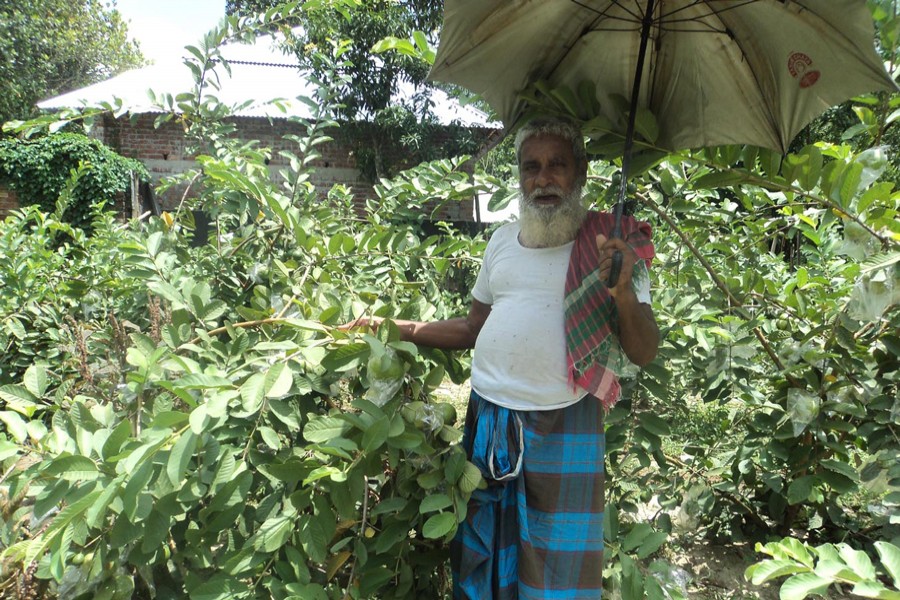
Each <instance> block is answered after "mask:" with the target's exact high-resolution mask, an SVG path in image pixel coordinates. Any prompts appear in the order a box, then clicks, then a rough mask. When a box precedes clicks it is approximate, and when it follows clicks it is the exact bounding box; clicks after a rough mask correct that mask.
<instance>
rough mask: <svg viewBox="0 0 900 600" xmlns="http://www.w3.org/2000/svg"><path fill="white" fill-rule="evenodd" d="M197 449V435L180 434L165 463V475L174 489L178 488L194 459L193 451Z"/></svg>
mask: <svg viewBox="0 0 900 600" xmlns="http://www.w3.org/2000/svg"><path fill="white" fill-rule="evenodd" d="M196 449H197V435H196V434H195V433H194V432H193V431H186V432H184V433H182V434H181V437H179V438H178V441H177V442H175V445H174V446H172V451H171V452H170V453H169V460H168V462H167V463H166V475H167V476H168V477H169V481H170V482H172V485H174V486H175V487H176V488H178V487H180V485H181V482H182V479H183V478H184V472H185V470H186V469H187V467H188V463H190V461H191V458H193V457H194V451H195V450H196Z"/></svg>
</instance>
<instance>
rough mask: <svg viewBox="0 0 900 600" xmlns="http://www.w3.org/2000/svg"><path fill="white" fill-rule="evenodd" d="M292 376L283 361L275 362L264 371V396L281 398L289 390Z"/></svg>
mask: <svg viewBox="0 0 900 600" xmlns="http://www.w3.org/2000/svg"><path fill="white" fill-rule="evenodd" d="M293 383H294V377H293V375H292V373H291V369H290V367H288V366H287V365H286V364H285V363H275V364H274V365H272V367H271V368H270V369H269V370H268V371H267V372H266V380H265V389H266V398H283V397H284V396H287V394H288V392H290V391H291V385H293Z"/></svg>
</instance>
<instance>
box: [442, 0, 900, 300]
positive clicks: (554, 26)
mask: <svg viewBox="0 0 900 600" xmlns="http://www.w3.org/2000/svg"><path fill="white" fill-rule="evenodd" d="M873 40H874V29H873V26H872V19H871V16H870V14H869V12H868V9H867V8H866V3H865V1H864V0H445V3H444V26H443V29H442V31H441V38H440V44H439V47H438V51H437V56H436V58H435V63H434V66H433V68H432V70H431V74H430V77H431V78H432V79H434V80H438V81H444V82H448V83H455V84H458V85H461V86H463V87H465V88H468V89H469V90H471V91H473V92H476V93H478V94H481V95H482V97H484V99H485V100H487V102H488V103H489V104H491V106H492V107H493V108H494V110H496V111H497V113H498V114H499V115H500V117H501V118H502V119H503V122H504V124H505V126H506V129H507V130H511V129H513V128H514V127H515V126H516V124H517V121H518V120H519V119H520V118H521V117H522V115H523V114H524V112H525V110H526V108H527V107H526V105H525V101H524V100H523V99H522V98H521V96H520V94H521V93H522V92H523V91H524V90H525V89H527V88H528V87H529V86H530V85H531V84H533V83H535V82H537V81H547V82H548V83H549V84H551V85H552V86H569V87H570V88H571V89H575V88H576V87H578V86H579V85H580V84H581V83H582V82H583V81H585V80H587V81H590V82H593V83H594V84H595V85H596V91H597V97H598V99H599V100H600V106H601V108H602V110H604V111H607V114H606V115H605V116H607V117H608V118H610V119H612V120H616V119H618V118H619V116H620V115H618V114H616V112H615V111H617V105H618V103H617V102H616V98H617V97H624V98H627V99H629V102H630V106H629V111H628V112H629V114H628V124H627V127H626V131H625V146H624V154H623V161H622V162H623V164H622V184H621V185H620V186H619V197H618V201H617V203H616V215H617V219H616V220H617V222H618V218H619V217H620V216H621V211H622V204H623V201H624V194H625V188H626V185H625V181H626V179H627V177H628V174H629V170H628V169H629V163H630V161H631V154H632V144H633V139H634V119H635V115H636V113H637V109H638V107H644V108H647V109H649V110H650V111H651V112H652V113H653V114H654V115H655V116H656V118H657V120H658V123H659V135H658V138H657V141H656V145H657V146H659V147H662V148H667V149H670V150H675V149H679V148H697V147H703V146H717V145H723V144H750V145H755V146H762V147H766V148H772V149H774V150H778V151H781V152H782V153H784V152H787V149H788V146H789V144H790V142H791V140H792V139H793V138H794V136H795V135H796V134H797V133H798V132H799V131H800V130H801V129H802V128H803V127H804V126H805V125H806V124H807V123H808V122H809V121H810V120H812V119H813V118H814V117H816V116H817V115H819V114H821V113H822V112H823V111H824V110H825V109H827V108H828V107H830V106H834V105H835V104H839V103H840V102H843V101H845V100H847V99H849V98H852V97H853V96H855V95H858V94H861V93H864V92H869V91H876V90H889V91H896V90H897V87H896V84H895V83H894V81H893V80H892V79H891V78H890V76H888V74H887V73H886V72H885V69H884V65H883V62H882V60H881V58H880V57H879V56H878V54H877V52H876V51H875V48H874V44H873ZM617 233H618V232H614V234H617ZM619 260H621V259H619ZM613 270H614V271H615V270H616V269H615V267H614V268H613ZM610 280H611V283H610V285H613V284H614V279H613V277H610Z"/></svg>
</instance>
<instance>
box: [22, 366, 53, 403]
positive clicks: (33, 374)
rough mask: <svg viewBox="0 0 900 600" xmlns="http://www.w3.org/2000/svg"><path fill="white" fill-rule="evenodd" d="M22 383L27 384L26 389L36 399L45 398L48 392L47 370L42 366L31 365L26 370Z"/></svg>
mask: <svg viewBox="0 0 900 600" xmlns="http://www.w3.org/2000/svg"><path fill="white" fill-rule="evenodd" d="M22 383H24V384H25V389H27V390H28V391H29V392H31V393H32V394H34V395H35V396H36V397H38V398H41V397H43V395H44V393H45V392H46V391H47V369H46V368H45V367H43V366H42V365H31V366H30V367H28V368H27V369H26V370H25V376H24V377H23V379H22Z"/></svg>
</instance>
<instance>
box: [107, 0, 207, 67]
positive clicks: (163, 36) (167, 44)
mask: <svg viewBox="0 0 900 600" xmlns="http://www.w3.org/2000/svg"><path fill="white" fill-rule="evenodd" d="M116 8H117V9H118V11H119V12H120V13H121V14H122V17H123V19H124V20H125V21H126V22H127V23H128V33H129V35H130V37H131V38H132V39H136V40H137V41H138V42H139V43H140V46H141V52H143V54H144V56H145V57H146V58H147V59H149V60H152V61H153V62H157V63H159V62H167V61H169V60H178V59H180V58H181V56H182V55H183V54H184V46H185V45H188V44H195V43H197V41H198V40H199V39H200V38H201V37H202V36H203V34H204V33H206V32H207V31H209V30H210V29H212V28H213V27H214V26H215V25H216V24H217V23H218V22H219V20H220V19H222V17H224V16H225V0H116Z"/></svg>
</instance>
